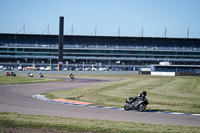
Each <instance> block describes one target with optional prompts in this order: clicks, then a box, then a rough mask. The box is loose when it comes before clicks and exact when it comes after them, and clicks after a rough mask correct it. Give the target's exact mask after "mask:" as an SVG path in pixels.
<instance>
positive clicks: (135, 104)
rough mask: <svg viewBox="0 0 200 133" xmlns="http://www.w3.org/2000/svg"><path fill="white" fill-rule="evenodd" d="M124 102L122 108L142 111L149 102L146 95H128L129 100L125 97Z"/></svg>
mask: <svg viewBox="0 0 200 133" xmlns="http://www.w3.org/2000/svg"><path fill="white" fill-rule="evenodd" d="M125 101H126V104H125V105H124V110H126V111H129V110H138V111H140V112H143V111H145V110H146V107H147V105H148V104H149V102H148V99H147V98H146V97H136V98H133V97H129V101H128V100H127V99H126V100H125Z"/></svg>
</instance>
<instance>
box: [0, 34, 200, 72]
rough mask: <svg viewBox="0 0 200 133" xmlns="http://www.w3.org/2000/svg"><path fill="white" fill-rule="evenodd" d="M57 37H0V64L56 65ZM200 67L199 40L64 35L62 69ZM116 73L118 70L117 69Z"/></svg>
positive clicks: (12, 35) (24, 35)
mask: <svg viewBox="0 0 200 133" xmlns="http://www.w3.org/2000/svg"><path fill="white" fill-rule="evenodd" d="M58 38H59V36H58V35H38V34H3V33H1V34H0V64H1V65H6V64H22V65H31V64H35V65H36V66H37V65H49V64H51V65H57V64H58V51H59V43H58ZM162 61H169V62H171V63H172V65H200V39H194V38H193V39H192V38H156V37H112V36H78V35H65V36H64V45H63V64H64V65H66V66H64V67H70V66H73V67H79V66H80V67H81V66H82V67H84V66H90V67H93V66H96V67H100V66H109V67H111V68H112V69H115V68H116V67H118V66H120V67H123V69H127V70H129V69H133V67H134V66H148V65H150V64H159V62H162ZM117 69H119V68H117Z"/></svg>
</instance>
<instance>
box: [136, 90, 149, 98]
mask: <svg viewBox="0 0 200 133" xmlns="http://www.w3.org/2000/svg"><path fill="white" fill-rule="evenodd" d="M146 95H147V92H146V91H143V92H142V93H140V94H139V95H138V96H136V97H135V98H134V100H136V99H145V97H146Z"/></svg>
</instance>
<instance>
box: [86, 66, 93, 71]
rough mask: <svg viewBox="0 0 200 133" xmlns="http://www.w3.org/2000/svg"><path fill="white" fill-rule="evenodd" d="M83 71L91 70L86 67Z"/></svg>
mask: <svg viewBox="0 0 200 133" xmlns="http://www.w3.org/2000/svg"><path fill="white" fill-rule="evenodd" d="M84 70H85V71H91V70H92V69H91V68H87V67H86V68H85V69H84Z"/></svg>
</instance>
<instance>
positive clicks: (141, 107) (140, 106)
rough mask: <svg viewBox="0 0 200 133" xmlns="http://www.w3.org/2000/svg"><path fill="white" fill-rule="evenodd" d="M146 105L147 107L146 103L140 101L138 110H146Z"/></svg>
mask: <svg viewBox="0 0 200 133" xmlns="http://www.w3.org/2000/svg"><path fill="white" fill-rule="evenodd" d="M146 107H147V105H146V104H144V103H141V104H140V105H139V106H138V111H140V112H143V111H145V110H146Z"/></svg>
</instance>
